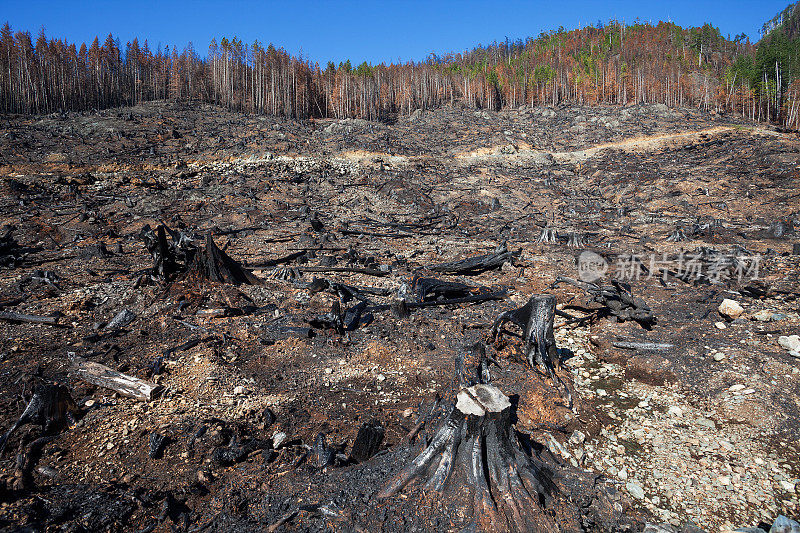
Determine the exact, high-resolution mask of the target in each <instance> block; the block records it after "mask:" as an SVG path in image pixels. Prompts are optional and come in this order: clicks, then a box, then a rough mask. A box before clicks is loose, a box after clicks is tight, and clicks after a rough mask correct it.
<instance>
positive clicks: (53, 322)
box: [0, 311, 67, 327]
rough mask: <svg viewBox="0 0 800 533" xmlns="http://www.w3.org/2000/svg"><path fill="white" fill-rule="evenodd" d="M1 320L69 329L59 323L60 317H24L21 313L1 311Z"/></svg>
mask: <svg viewBox="0 0 800 533" xmlns="http://www.w3.org/2000/svg"><path fill="white" fill-rule="evenodd" d="M0 320H7V321H8V322H27V323H28V324H47V325H48V326H60V327H67V326H66V325H65V324H59V323H58V317H54V316H37V315H23V314H20V313H13V312H11V311H0Z"/></svg>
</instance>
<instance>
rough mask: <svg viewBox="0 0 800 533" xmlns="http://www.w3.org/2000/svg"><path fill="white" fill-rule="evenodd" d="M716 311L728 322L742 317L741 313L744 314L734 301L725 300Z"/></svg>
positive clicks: (742, 309)
mask: <svg viewBox="0 0 800 533" xmlns="http://www.w3.org/2000/svg"><path fill="white" fill-rule="evenodd" d="M717 311H719V314H720V315H722V316H723V317H725V318H727V319H728V320H735V319H737V318H739V317H740V316H742V313H744V308H743V307H742V306H741V305H739V302H737V301H736V300H730V299H728V298H725V299H724V300H722V303H721V304H719V307H718V308H717Z"/></svg>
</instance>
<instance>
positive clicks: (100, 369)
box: [72, 356, 163, 401]
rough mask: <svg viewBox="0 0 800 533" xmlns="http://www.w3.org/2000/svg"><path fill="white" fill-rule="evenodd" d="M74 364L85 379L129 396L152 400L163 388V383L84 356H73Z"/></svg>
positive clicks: (75, 369)
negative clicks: (151, 380) (133, 374)
mask: <svg viewBox="0 0 800 533" xmlns="http://www.w3.org/2000/svg"><path fill="white" fill-rule="evenodd" d="M72 364H73V372H74V373H75V375H76V376H77V377H78V378H80V379H82V380H83V381H86V382H88V383H91V384H93V385H97V386H98V387H104V388H106V389H111V390H113V391H114V392H117V393H119V394H121V395H123V396H127V397H129V398H135V399H137V400H142V401H150V400H152V399H153V398H155V397H156V396H157V395H158V394H159V393H160V392H161V390H162V389H163V387H162V386H161V385H156V384H155V383H151V382H149V381H144V380H143V379H139V378H135V377H133V376H129V375H127V374H123V373H122V372H117V371H116V370H114V369H112V368H109V367H107V366H105V365H102V364H100V363H95V362H93V361H87V360H86V359H84V358H82V357H77V356H75V357H73V358H72Z"/></svg>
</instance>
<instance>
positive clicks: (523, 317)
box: [491, 294, 572, 406]
mask: <svg viewBox="0 0 800 533" xmlns="http://www.w3.org/2000/svg"><path fill="white" fill-rule="evenodd" d="M555 313H556V297H555V296H553V295H550V294H542V295H540V294H534V295H532V296H531V297H530V299H529V300H528V303H526V304H525V305H523V306H522V307H520V308H518V309H513V310H511V311H506V312H504V313H501V314H500V315H499V316H498V317H497V319H496V320H495V322H494V325H492V331H491V337H492V340H493V341H494V342H496V341H497V340H498V339H499V337H500V334H501V333H502V332H503V329H502V328H503V325H504V324H506V323H509V322H510V323H512V324H514V325H516V326H517V327H518V328H520V329H521V330H522V331H523V335H522V336H523V339H524V341H525V345H524V348H523V351H524V353H525V358H526V359H527V360H528V364H529V365H530V366H531V367H534V368H539V369H541V370H543V371H544V372H545V373H546V374H547V375H548V376H549V377H550V379H551V380H552V381H553V384H554V385H556V386H557V387H559V388H560V389H561V390H562V392H563V393H564V395H565V396H566V398H567V401H568V403H569V405H570V406H572V395H571V393H570V392H569V388H568V387H567V386H566V385H565V384H564V382H563V381H562V380H561V378H560V377H558V374H556V371H557V370H559V369H560V360H559V355H558V348H557V347H556V337H555V333H554V332H553V321H554V319H555Z"/></svg>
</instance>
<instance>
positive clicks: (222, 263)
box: [190, 233, 261, 285]
mask: <svg viewBox="0 0 800 533" xmlns="http://www.w3.org/2000/svg"><path fill="white" fill-rule="evenodd" d="M190 270H191V271H193V272H195V273H196V274H198V275H199V276H200V277H202V278H204V279H207V280H209V281H215V282H217V283H230V284H233V285H242V284H244V285H259V284H260V283H261V280H260V279H259V278H258V277H257V276H256V275H255V274H253V273H252V272H250V271H249V270H248V269H246V268H244V267H243V266H242V265H240V264H239V263H237V262H236V261H234V260H233V259H231V257H230V256H229V255H228V254H226V253H225V252H223V251H222V250H220V249H219V247H218V246H217V245H216V243H215V242H214V239H212V238H211V233H208V234H207V235H206V247H205V248H204V249H202V250H200V251H198V252H197V254H196V255H195V256H194V260H193V261H192V264H191V266H190Z"/></svg>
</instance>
